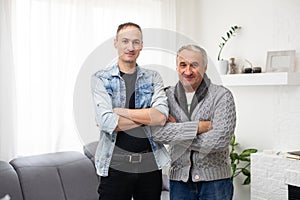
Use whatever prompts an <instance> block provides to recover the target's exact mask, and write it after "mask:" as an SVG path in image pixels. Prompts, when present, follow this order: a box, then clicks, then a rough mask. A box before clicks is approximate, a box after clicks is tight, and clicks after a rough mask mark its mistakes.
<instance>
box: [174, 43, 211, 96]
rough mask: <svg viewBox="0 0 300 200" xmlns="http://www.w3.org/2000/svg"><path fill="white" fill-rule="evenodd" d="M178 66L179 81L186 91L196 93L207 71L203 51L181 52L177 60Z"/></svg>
mask: <svg viewBox="0 0 300 200" xmlns="http://www.w3.org/2000/svg"><path fill="white" fill-rule="evenodd" d="M176 65H177V72H178V77H179V80H180V82H181V83H182V85H183V87H184V89H185V91H186V92H193V91H196V90H197V88H198V87H199V85H200V84H201V81H202V79H203V75H204V73H205V72H206V69H207V66H206V65H204V62H203V56H202V54H201V51H198V50H189V49H184V50H182V51H180V52H179V53H178V56H177V59H176Z"/></svg>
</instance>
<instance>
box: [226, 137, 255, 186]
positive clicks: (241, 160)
mask: <svg viewBox="0 0 300 200" xmlns="http://www.w3.org/2000/svg"><path fill="white" fill-rule="evenodd" d="M237 146H239V143H236V141H235V135H233V136H232V139H231V143H230V147H231V150H230V159H231V170H232V175H231V179H232V180H233V179H234V178H235V177H237V176H238V175H240V174H241V175H244V176H245V179H244V182H243V185H248V184H250V182H251V178H250V177H251V176H250V169H249V168H250V164H251V161H250V155H251V154H252V153H256V152H257V149H253V148H250V149H244V150H243V151H242V153H238V152H237V151H236V149H235V147H237Z"/></svg>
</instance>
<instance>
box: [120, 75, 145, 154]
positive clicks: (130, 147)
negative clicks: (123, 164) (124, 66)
mask: <svg viewBox="0 0 300 200" xmlns="http://www.w3.org/2000/svg"><path fill="white" fill-rule="evenodd" d="M121 76H122V78H123V79H124V81H125V86H126V104H125V107H126V108H130V109H136V107H135V84H136V79H137V73H136V72H135V73H133V74H125V73H123V72H121ZM116 146H117V147H119V148H121V150H123V151H124V150H125V151H129V152H133V153H140V152H146V151H147V152H148V151H151V146H150V142H149V140H148V138H147V136H146V133H145V131H144V129H143V128H142V127H137V128H133V129H130V130H126V131H119V132H118V134H117V140H116ZM116 151H118V148H116V149H115V152H116Z"/></svg>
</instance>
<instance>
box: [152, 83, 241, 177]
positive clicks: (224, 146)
mask: <svg viewBox="0 0 300 200" xmlns="http://www.w3.org/2000/svg"><path fill="white" fill-rule="evenodd" d="M174 92H175V87H170V88H168V89H167V90H166V93H167V96H168V103H169V108H170V114H171V115H172V116H173V117H175V119H176V120H177V123H170V122H169V123H167V124H166V125H165V126H164V127H156V128H153V129H154V131H153V135H152V136H153V139H154V140H156V141H160V142H163V143H165V144H169V153H170V156H171V166H170V169H169V178H170V179H171V180H176V181H184V182H186V181H188V179H189V176H190V175H191V177H192V180H193V181H194V182H197V181H211V180H218V179H224V178H229V177H230V176H231V168H230V159H229V144H230V141H231V137H232V134H233V133H234V129H235V125H236V111H235V103H234V99H233V96H232V93H231V92H230V91H229V90H228V89H226V88H225V87H223V86H219V85H215V84H212V83H209V85H208V92H207V93H206V95H205V97H204V98H203V99H202V100H201V101H200V102H199V103H198V104H197V106H196V107H195V109H194V110H193V112H192V113H191V117H190V119H189V117H188V116H187V115H186V113H185V112H184V111H183V110H182V109H181V108H180V106H179V104H178V102H177V101H176V99H175V97H174ZM199 120H210V121H212V129H211V130H209V131H208V132H206V133H202V134H198V135H197V129H198V122H199Z"/></svg>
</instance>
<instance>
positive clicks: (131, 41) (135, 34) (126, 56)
mask: <svg viewBox="0 0 300 200" xmlns="http://www.w3.org/2000/svg"><path fill="white" fill-rule="evenodd" d="M114 46H115V48H116V49H117V51H118V55H119V65H122V64H126V65H128V64H130V65H133V66H135V64H136V59H137V58H138V56H139V54H140V51H141V50H142V48H143V41H142V33H141V31H140V30H139V29H138V28H137V27H135V26H127V27H124V28H123V29H121V30H120V31H119V32H118V34H117V36H116V39H115V41H114Z"/></svg>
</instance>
